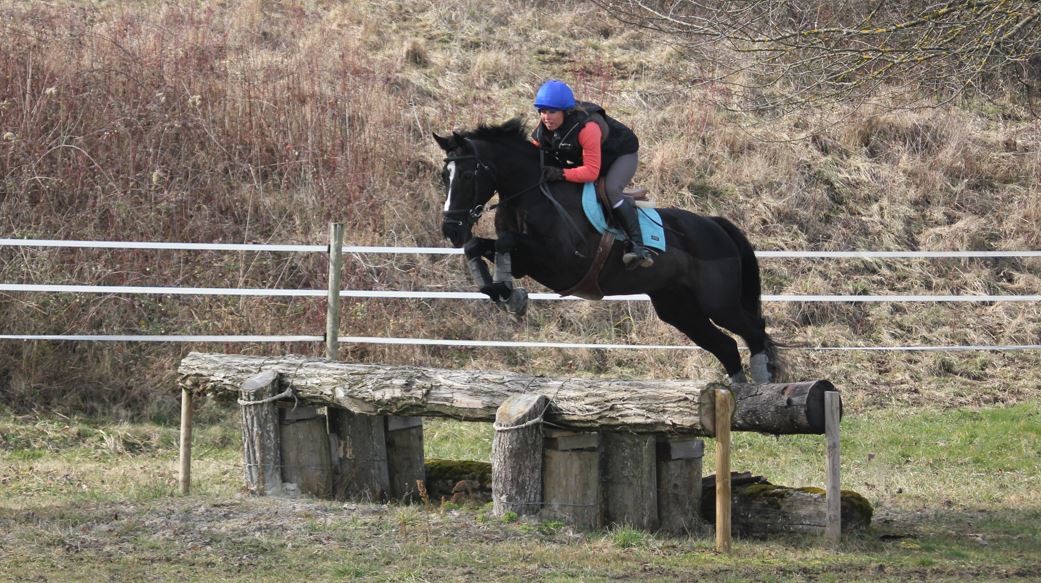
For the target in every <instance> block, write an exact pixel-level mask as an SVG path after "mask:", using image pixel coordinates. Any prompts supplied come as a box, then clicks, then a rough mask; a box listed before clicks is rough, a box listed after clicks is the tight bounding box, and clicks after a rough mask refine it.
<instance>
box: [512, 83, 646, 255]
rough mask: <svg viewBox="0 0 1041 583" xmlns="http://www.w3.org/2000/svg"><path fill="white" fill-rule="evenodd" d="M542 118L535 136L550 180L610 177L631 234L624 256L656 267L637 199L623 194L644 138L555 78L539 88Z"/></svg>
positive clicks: (615, 203)
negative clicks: (577, 98) (646, 242)
mask: <svg viewBox="0 0 1041 583" xmlns="http://www.w3.org/2000/svg"><path fill="white" fill-rule="evenodd" d="M535 109H537V110H538V112H539V124H538V126H537V127H536V128H535V130H534V131H533V132H532V133H531V138H532V141H533V142H534V143H535V145H536V146H538V147H540V148H542V151H543V152H544V153H545V156H544V161H545V166H544V167H543V178H544V179H545V180H546V181H547V182H552V181H558V180H566V181H568V182H594V181H596V180H597V179H598V178H600V177H601V176H602V177H604V181H605V190H606V194H607V198H608V200H609V201H610V203H611V210H612V212H613V213H614V216H615V217H616V218H617V219H618V222H619V223H620V225H621V227H622V228H623V229H624V230H625V232H626V234H628V235H629V240H630V244H629V248H628V250H627V251H626V252H625V254H624V255H622V262H623V263H625V265H626V266H627V267H628V268H629V269H634V268H636V267H650V266H651V265H653V264H654V259H653V258H652V257H651V254H650V252H649V251H648V250H647V248H646V247H644V246H643V237H642V234H641V232H640V221H639V220H638V218H637V216H636V205H635V204H634V203H633V199H632V198H630V197H628V196H625V195H624V194H622V189H623V188H625V187H626V186H627V185H628V184H629V181H631V180H632V178H633V175H635V174H636V166H637V163H638V160H639V158H638V155H637V151H638V150H639V148H640V142H639V140H638V139H637V137H636V134H634V133H633V131H632V130H631V129H629V128H628V127H626V126H625V125H624V124H622V123H621V122H619V121H618V120H616V119H614V118H612V117H610V116H608V115H607V112H605V111H604V108H602V107H600V106H599V105H596V104H594V103H588V102H583V101H580V102H576V101H575V94H574V92H573V91H572V90H571V88H570V87H568V85H567V83H564V82H563V81H558V80H556V79H551V80H549V81H546V82H545V83H543V84H542V87H539V90H538V92H537V93H536V94H535Z"/></svg>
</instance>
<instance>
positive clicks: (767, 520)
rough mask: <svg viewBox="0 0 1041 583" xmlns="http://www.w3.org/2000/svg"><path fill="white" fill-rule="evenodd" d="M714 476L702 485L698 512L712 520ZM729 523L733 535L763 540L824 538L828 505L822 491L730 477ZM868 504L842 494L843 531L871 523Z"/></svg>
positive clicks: (850, 493) (745, 475)
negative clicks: (784, 536)
mask: <svg viewBox="0 0 1041 583" xmlns="http://www.w3.org/2000/svg"><path fill="white" fill-rule="evenodd" d="M715 479H716V477H715V476H714V475H712V476H707V477H706V478H705V479H704V482H703V489H702V498H701V510H702V513H703V514H704V515H705V517H706V518H707V519H709V520H714V519H715V512H714V508H713V505H712V503H711V501H712V499H713V498H714V496H715ZM731 481H732V488H731V500H732V503H733V510H732V513H731V520H732V524H733V530H734V533H736V534H738V535H740V536H746V537H765V536H768V535H773V534H782V533H802V534H814V535H823V534H824V531H825V528H826V527H827V503H826V500H825V493H824V490H823V489H821V488H788V487H785V486H777V485H775V484H771V483H770V482H769V481H767V480H766V479H764V478H762V477H760V476H752V475H751V474H749V473H743V474H737V473H734V474H732V476H731ZM871 514H872V508H871V503H870V502H868V501H867V500H866V499H865V498H864V497H863V496H861V495H860V494H857V493H856V492H853V491H851V490H843V491H842V530H843V531H849V530H853V529H862V528H866V527H867V526H868V525H869V524H870V523H871Z"/></svg>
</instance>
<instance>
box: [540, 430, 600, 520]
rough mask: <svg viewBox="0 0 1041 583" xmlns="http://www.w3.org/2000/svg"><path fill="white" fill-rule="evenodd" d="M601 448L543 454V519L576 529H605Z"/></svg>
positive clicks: (550, 450)
mask: <svg viewBox="0 0 1041 583" xmlns="http://www.w3.org/2000/svg"><path fill="white" fill-rule="evenodd" d="M601 455H602V448H601V449H597V450H594V451H583V450H571V451H556V450H553V449H545V450H543V453H542V485H543V487H542V511H541V512H540V513H539V518H540V519H542V520H562V521H564V522H566V523H568V524H570V525H571V526H573V527H575V528H576V529H578V530H597V529H600V528H603V527H604V498H603V489H602V488H601V485H600V466H601Z"/></svg>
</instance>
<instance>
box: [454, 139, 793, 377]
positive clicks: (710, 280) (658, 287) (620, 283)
mask: <svg viewBox="0 0 1041 583" xmlns="http://www.w3.org/2000/svg"><path fill="white" fill-rule="evenodd" d="M434 138H435V139H436V140H437V143H438V144H439V145H440V146H441V148H442V149H443V150H444V151H445V152H446V153H447V157H446V158H445V166H444V170H443V175H442V179H443V181H444V185H445V187H446V189H447V191H448V195H447V200H446V201H445V209H444V222H443V224H442V232H443V234H444V235H445V237H447V238H448V239H449V240H450V241H451V243H452V246H454V247H457V248H458V247H463V246H465V254H466V258H467V263H468V266H469V268H470V272H471V274H472V276H473V277H474V279H475V281H476V283H477V285H478V286H479V287H480V288H481V291H483V292H484V293H487V294H488V295H489V296H490V297H491V298H492V299H493V300H496V301H497V302H499V303H500V304H501V305H503V306H504V307H507V308H508V309H511V311H514V312H521V315H522V313H523V310H524V306H525V305H526V299H527V296H526V294H525V293H524V292H523V290H521V289H519V288H514V287H513V278H514V277H516V278H521V277H525V276H527V277H531V278H533V279H535V280H536V281H538V282H539V283H541V284H543V285H545V286H546V287H549V288H550V289H552V290H554V291H556V292H558V293H564V294H568V295H580V296H581V295H583V293H580V292H579V293H576V291H575V290H576V286H578V284H579V282H580V281H581V280H583V278H584V274H587V273H589V272H590V264H591V262H592V261H593V260H594V257H597V255H598V253H597V250H598V247H599V246H600V241H601V238H600V234H599V233H597V232H596V230H595V229H594V227H593V226H592V225H591V224H590V222H589V221H588V220H587V219H586V218H585V216H584V214H583V212H582V209H581V200H580V198H581V197H580V193H581V188H582V185H578V184H573V183H569V182H556V183H552V184H546V183H544V182H542V180H541V176H542V172H541V165H542V160H541V156H540V152H539V149H538V148H537V147H535V146H534V145H533V144H532V143H531V142H530V141H529V140H528V139H527V131H526V128H525V127H524V124H523V123H522V122H521V121H520V120H519V119H513V120H511V121H508V122H506V123H505V124H502V125H499V126H481V127H479V128H477V129H476V130H473V131H470V132H465V133H458V132H454V133H453V134H452V135H451V136H448V137H441V136H438V135H436V134H435V135H434ZM495 192H498V193H499V204H498V212H497V213H496V218H495V230H496V233H497V234H498V238H497V239H486V238H475V237H473V234H472V227H473V224H474V223H475V222H476V221H477V219H478V218H479V217H480V216H481V213H482V212H483V210H484V206H485V204H486V203H487V202H488V201H489V199H491V197H492V195H493V194H494V193H495ZM659 212H660V215H661V219H662V224H663V227H664V230H665V233H666V236H665V239H666V247H667V250H666V251H665V252H663V253H661V254H658V255H657V256H656V257H655V259H654V265H653V266H652V267H649V268H641V269H636V270H631V271H630V270H627V269H625V267H624V266H623V264H622V258H621V256H622V253H623V244H622V243H620V242H615V243H614V245H613V247H612V248H611V249H610V252H609V254H608V255H606V261H605V262H604V263H603V267H602V270H600V272H599V277H598V278H597V277H596V276H595V275H593V276H591V277H592V279H593V280H594V282H593V283H594V287H593V289H594V290H595V291H596V292H600V293H593V294H589V293H587V294H585V297H592V298H596V297H597V296H602V295H621V294H639V293H646V294H647V295H648V296H650V298H651V302H652V304H653V305H654V310H655V311H656V312H657V313H658V316H659V317H660V318H661V319H662V320H664V321H665V322H667V323H669V324H671V325H672V326H675V327H676V328H677V329H679V330H680V331H681V332H683V333H684V334H686V335H687V337H688V338H690V339H691V340H692V341H693V342H694V343H695V344H697V345H698V346H701V347H702V348H704V349H706V350H708V351H709V352H711V353H712V354H713V355H715V357H716V358H718V359H719V361H720V362H721V363H722V364H723V366H724V368H725V369H726V373H727V375H728V376H729V377H730V379H731V381H733V382H745V375H744V373H743V372H742V367H741V356H740V354H739V353H738V349H737V343H736V342H735V341H734V339H733V338H732V337H730V336H729V335H728V334H726V333H724V332H723V331H722V330H720V329H719V328H717V327H716V326H719V327H722V328H725V329H727V330H730V331H731V332H733V333H735V334H737V335H738V336H740V337H741V338H743V339H744V341H745V343H746V344H747V345H748V348H749V350H750V352H751V355H752V356H751V359H750V367H749V368H750V372H751V373H752V379H753V381H755V382H758V383H766V382H772V381H773V379H774V373H775V371H776V369H777V367H778V364H779V363H778V360H777V356H776V346H775V344H774V343H773V341H772V340H771V339H770V336H769V335H767V333H766V322H765V321H764V320H763V317H762V310H761V304H760V293H761V285H760V279H759V264H758V262H757V261H756V258H755V253H754V250H753V248H752V245H751V243H749V242H748V239H747V238H745V236H744V234H742V233H741V231H740V230H739V229H738V228H737V227H735V226H734V225H733V223H731V222H730V221H728V220H726V219H724V218H721V217H704V216H700V215H696V214H694V213H691V212H689V211H685V210H682V209H659ZM486 259H487V260H489V261H492V262H494V263H495V275H494V277H493V276H492V274H491V273H490V272H489V270H488V266H487V264H486V263H485V260H486ZM586 279H587V280H588V279H589V278H586ZM596 284H599V289H597V288H596ZM714 324H715V325H714Z"/></svg>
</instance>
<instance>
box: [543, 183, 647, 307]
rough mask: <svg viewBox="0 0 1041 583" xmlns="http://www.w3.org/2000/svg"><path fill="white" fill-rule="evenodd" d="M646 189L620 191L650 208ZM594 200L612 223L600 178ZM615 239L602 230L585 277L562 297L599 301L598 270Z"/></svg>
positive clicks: (608, 232) (609, 233)
mask: <svg viewBox="0 0 1041 583" xmlns="http://www.w3.org/2000/svg"><path fill="white" fill-rule="evenodd" d="M647 193H648V191H647V189H646V188H643V187H635V188H626V189H624V190H622V194H624V195H625V196H628V197H632V199H633V200H634V201H636V205H637V206H650V207H653V206H654V204H653V203H651V201H650V200H649V199H648V198H647ZM596 199H597V201H599V203H600V207H601V208H602V209H603V210H604V217H605V218H606V219H607V221H608V223H609V224H610V223H613V222H614V215H613V214H612V213H611V202H610V201H609V200H608V199H607V190H606V188H605V180H604V179H603V178H600V179H598V180H597V181H596ZM614 242H615V237H614V235H612V234H611V232H610V231H609V230H606V229H605V230H604V233H603V235H601V237H600V244H599V245H597V247H596V253H595V254H594V255H593V261H592V262H590V263H589V269H587V270H586V273H585V275H583V276H582V279H580V280H578V283H576V284H575V285H573V286H571V287H570V288H568V289H566V290H564V291H562V292H560V295H562V296H576V297H580V298H582V299H586V300H599V299H601V298H603V297H604V292H603V291H601V290H600V270H602V269H603V268H604V264H605V263H607V256H608V255H610V254H611V248H612V247H613V246H614Z"/></svg>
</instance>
